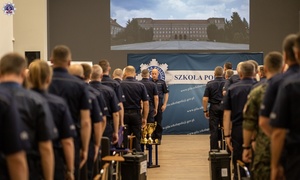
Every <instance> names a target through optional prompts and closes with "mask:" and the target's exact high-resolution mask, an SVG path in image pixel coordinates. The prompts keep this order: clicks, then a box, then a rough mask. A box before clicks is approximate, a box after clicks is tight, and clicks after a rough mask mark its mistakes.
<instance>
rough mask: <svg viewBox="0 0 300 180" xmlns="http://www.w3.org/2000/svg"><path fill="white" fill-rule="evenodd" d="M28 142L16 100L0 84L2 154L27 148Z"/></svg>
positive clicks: (0, 140) (0, 138)
mask: <svg viewBox="0 0 300 180" xmlns="http://www.w3.org/2000/svg"><path fill="white" fill-rule="evenodd" d="M28 143H29V142H28V132H27V131H25V127H24V126H23V124H22V121H21V117H20V114H19V112H18V109H17V106H16V101H15V99H14V97H13V96H12V94H11V92H10V91H9V90H8V89H7V88H5V87H3V86H2V85H0V154H1V153H3V154H4V155H9V154H13V153H16V152H19V151H21V150H25V148H28V145H29V144H28ZM0 168H1V167H0ZM0 177H1V176H0Z"/></svg>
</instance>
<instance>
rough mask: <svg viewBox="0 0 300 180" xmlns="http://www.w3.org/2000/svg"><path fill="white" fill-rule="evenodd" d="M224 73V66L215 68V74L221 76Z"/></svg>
mask: <svg viewBox="0 0 300 180" xmlns="http://www.w3.org/2000/svg"><path fill="white" fill-rule="evenodd" d="M222 75H223V68H222V67H221V66H217V67H216V68H215V76H217V77H220V76H222Z"/></svg>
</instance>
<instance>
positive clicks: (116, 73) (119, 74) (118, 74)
mask: <svg viewBox="0 0 300 180" xmlns="http://www.w3.org/2000/svg"><path fill="white" fill-rule="evenodd" d="M112 75H113V77H122V75H123V70H122V69H120V68H117V69H115V70H114V72H113V74H112Z"/></svg>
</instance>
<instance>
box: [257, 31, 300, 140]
mask: <svg viewBox="0 0 300 180" xmlns="http://www.w3.org/2000/svg"><path fill="white" fill-rule="evenodd" d="M296 37H297V36H296V35H295V34H290V35H288V36H287V37H286V38H285V39H284V41H283V59H284V62H285V63H286V64H287V65H288V66H289V68H288V69H287V71H286V72H284V73H283V74H278V75H275V76H273V77H272V78H270V79H269V80H268V81H267V83H268V87H267V89H266V93H265V96H264V99H263V101H262V105H261V110H260V116H259V119H260V120H259V121H260V127H261V128H262V129H263V131H264V133H266V134H267V136H270V135H271V127H270V113H271V111H272V109H273V106H274V103H275V99H276V97H277V92H278V88H279V87H280V85H281V83H282V82H283V81H285V79H288V78H289V77H291V76H293V75H294V74H297V73H298V72H299V64H298V63H297V61H296V58H295V54H294V52H293V46H294V43H295V39H296Z"/></svg>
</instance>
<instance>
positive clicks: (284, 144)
mask: <svg viewBox="0 0 300 180" xmlns="http://www.w3.org/2000/svg"><path fill="white" fill-rule="evenodd" d="M293 49H294V55H295V58H296V60H297V62H298V63H300V34H298V36H296V38H295V44H294V45H293ZM299 79H300V73H299V72H298V73H296V74H295V75H293V76H290V77H289V78H288V79H287V80H285V81H284V82H283V83H282V85H281V86H280V87H279V90H278V93H277V94H278V95H277V98H276V101H275V105H274V108H273V110H272V113H271V115H270V119H271V121H270V123H271V126H272V134H271V155H272V157H271V179H272V180H275V179H280V178H281V179H283V177H282V176H283V172H282V169H283V168H284V176H285V179H299V178H300V171H299V165H300V155H299V150H300V148H299V147H300V133H299V132H300V131H299V129H300V121H299V116H300V111H299V107H300V106H299V98H300V91H299V90H300V81H299ZM283 152H284V161H285V162H284V164H282V162H281V159H282V154H283ZM282 166H284V167H282Z"/></svg>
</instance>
